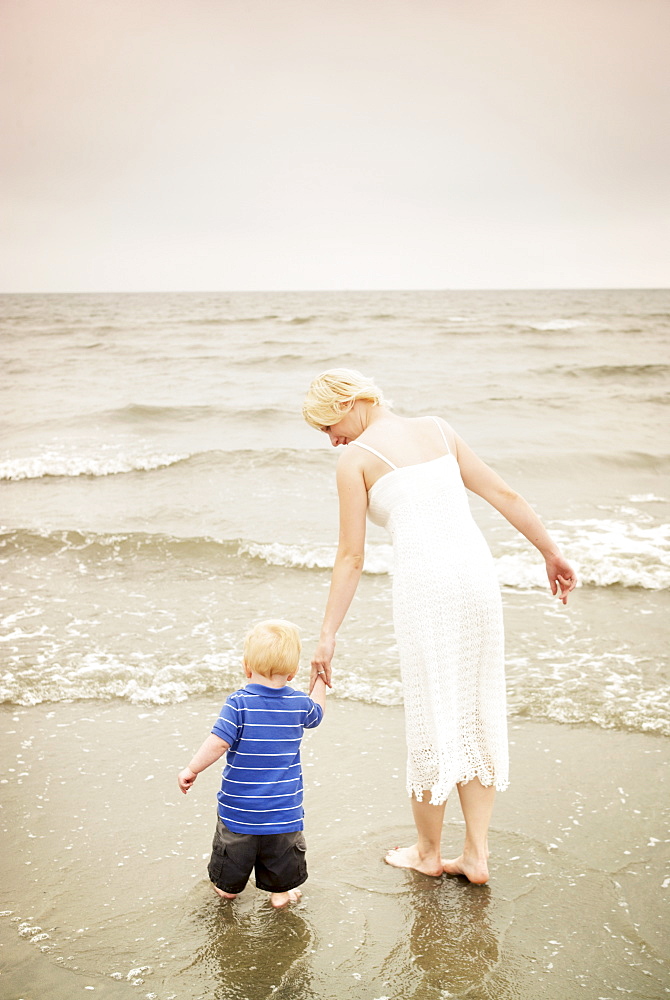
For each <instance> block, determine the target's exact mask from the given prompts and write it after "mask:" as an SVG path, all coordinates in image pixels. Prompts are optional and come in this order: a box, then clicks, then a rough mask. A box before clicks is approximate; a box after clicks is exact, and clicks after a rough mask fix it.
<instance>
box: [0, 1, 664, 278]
mask: <svg viewBox="0 0 670 1000" xmlns="http://www.w3.org/2000/svg"><path fill="white" fill-rule="evenodd" d="M0 45H1V47H2V52H1V53H0V63H1V66H0V115H1V135H2V139H1V142H2V146H3V152H2V178H1V191H0V212H1V217H2V228H3V230H4V237H3V240H2V248H1V250H0V290H3V291H80V290H81V291H87V290H90V291H97V290H100V291H104V290H125V289H127V290H164V289H165V290H179V289H281V288H296V289H309V288H324V289H325V288H505V287H510V288H512V287H516V288H531V287H535V288H537V287H573V288H574V287H626V286H638V287H645V286H646V287H650V286H654V287H659V286H667V285H669V284H670V245H669V244H670V241H669V240H668V236H669V225H670V185H669V182H668V177H670V129H669V128H668V122H669V121H670V114H669V111H670V107H669V105H670V100H669V89H670V71H669V69H668V66H669V65H670V3H668V0H560V2H558V0H3V3H2V6H1V7H0Z"/></svg>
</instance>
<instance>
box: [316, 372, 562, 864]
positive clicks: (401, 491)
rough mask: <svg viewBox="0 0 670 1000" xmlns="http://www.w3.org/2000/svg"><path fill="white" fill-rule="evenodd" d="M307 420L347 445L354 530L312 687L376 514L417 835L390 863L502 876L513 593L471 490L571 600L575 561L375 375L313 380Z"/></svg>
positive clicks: (491, 476)
mask: <svg viewBox="0 0 670 1000" xmlns="http://www.w3.org/2000/svg"><path fill="white" fill-rule="evenodd" d="M303 415H304V417H305V419H306V420H307V422H308V423H309V424H311V425H312V426H313V427H315V428H317V430H320V431H322V432H324V433H325V434H327V435H328V437H329V438H330V441H331V444H332V445H333V446H334V447H337V446H338V445H348V446H349V445H353V447H345V448H344V449H343V451H342V454H341V455H340V457H339V460H338V463H337V489H338V495H339V504H340V536H339V545H338V550H337V556H336V559H335V565H334V568H333V575H332V580H331V586H330V593H329V596H328V602H327V605H326V611H325V615H324V619H323V625H322V628H321V635H320V639H319V643H318V646H317V649H316V652H315V654H314V657H313V659H312V682H314V681H315V680H316V679H317V677H319V676H322V677H323V678H324V679H325V681H326V683H327V684H328V685H329V686H330V684H331V663H332V658H333V653H334V651H335V637H336V634H337V630H338V628H339V627H340V625H341V624H342V621H343V620H344V617H345V615H346V613H347V611H348V609H349V605H350V604H351V601H352V598H353V596H354V593H355V591H356V587H357V585H358V581H359V579H360V576H361V572H362V569H363V559H364V547H365V528H366V517H370V519H371V520H372V521H373V522H375V523H376V524H380V525H382V526H384V527H385V528H387V530H388V531H389V533H390V535H391V539H392V542H393V551H394V573H393V620H394V626H395V632H396V638H397V643H398V650H399V654H400V668H401V674H402V683H403V696H404V703H405V717H406V738H407V791H408V794H409V795H410V796H411V803H412V812H413V815H414V822H415V824H416V829H417V841H416V843H415V844H414V845H412V846H411V847H402V848H396V849H394V850H391V851H389V852H388V854H387V855H386V858H385V860H386V861H387V862H388V864H390V865H394V866H396V867H398V868H413V869H415V870H416V871H419V872H423V873H424V874H426V875H434V876H438V875H441V874H442V873H443V872H447V873H449V874H455V875H464V876H465V877H466V878H467V879H469V881H470V882H476V883H484V882H486V881H487V880H488V877H489V870H488V843H487V836H488V827H489V823H490V819H491V814H492V810H493V801H494V797H495V792H496V789H500V790H502V789H504V788H505V787H506V786H507V783H508V777H507V772H508V757H507V725H506V708H505V677H504V661H503V623H502V610H501V598H500V588H499V585H498V581H497V577H496V573H495V569H494V564H493V559H492V556H491V553H490V551H489V549H488V546H487V544H486V542H485V541H484V538H483V536H482V534H481V532H480V530H479V528H478V527H477V525H476V524H475V522H474V520H473V518H472V515H471V513H470V509H469V506H468V500H467V494H466V488H467V489H469V490H472V492H473V493H477V494H479V496H481V497H483V498H484V499H485V500H487V501H488V502H489V503H490V504H492V506H493V507H495V508H496V509H497V510H498V511H500V513H501V514H502V515H503V516H504V517H506V518H507V520H508V521H509V522H510V524H512V525H513V526H514V527H515V528H517V529H518V531H520V532H521V533H522V534H523V535H525V537H526V538H527V539H528V540H529V541H530V542H532V544H533V545H534V546H535V547H536V548H537V549H538V550H539V552H540V553H541V555H542V556H543V557H544V559H545V562H546V568H547V576H548V578H549V585H550V587H551V590H552V593H553V594H557V595H558V596H559V598H560V600H561V601H562V602H563V604H565V603H566V602H567V600H568V594H569V593H570V591H571V590H573V588H574V587H575V584H576V577H575V573H574V571H573V569H572V567H571V566H570V565H569V563H567V562H566V560H565V559H564V558H563V556H562V555H561V553H560V551H559V549H558V547H557V546H556V544H555V543H554V542H553V540H552V539H551V538H550V536H549V534H548V533H547V531H546V529H545V528H544V526H543V524H542V522H541V521H540V519H539V517H538V516H537V514H536V513H535V512H534V511H533V510H532V508H531V507H530V506H529V504H528V503H526V501H525V500H524V499H523V497H521V496H520V495H519V494H518V493H516V492H515V491H514V490H513V489H511V488H510V487H509V486H508V485H507V484H506V483H505V482H504V481H503V480H502V479H501V478H500V476H498V475H497V474H496V473H495V472H494V471H493V470H492V469H490V468H489V467H488V466H487V465H485V463H484V462H482V461H481V459H479V458H478V457H477V456H476V455H475V454H474V452H473V451H472V450H471V449H470V448H468V446H467V445H466V444H465V442H464V441H462V440H461V438H460V437H459V436H458V435H457V434H456V433H454V431H453V430H452V428H451V427H450V426H449V424H447V423H446V422H445V421H444V420H442V419H441V418H439V417H430V416H429V417H413V418H409V417H400V416H398V415H397V414H395V413H393V411H392V410H391V409H390V407H389V406H388V405H387V404H386V403H385V401H384V398H383V396H382V393H381V391H380V390H379V389H378V388H377V386H376V385H375V384H374V382H373V381H371V380H370V379H369V378H366V377H365V376H363V375H361V374H360V372H357V371H352V370H350V369H346V368H334V369H331V370H329V371H326V372H323V373H322V374H321V375H319V376H318V377H317V378H315V379H314V381H313V382H312V384H311V386H310V388H309V391H308V393H307V397H306V399H305V402H304V404H303ZM454 785H455V786H456V788H457V789H458V795H459V799H460V804H461V808H462V811H463V816H464V818H465V843H464V847H463V852H462V853H461V855H460V856H459V857H457V858H454V859H453V860H445V859H443V858H442V854H441V847H440V842H441V835H442V825H443V821H444V810H445V805H446V801H447V797H448V795H449V794H450V792H451V791H452V789H453V787H454Z"/></svg>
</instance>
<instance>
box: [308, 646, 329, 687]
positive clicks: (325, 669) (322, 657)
mask: <svg viewBox="0 0 670 1000" xmlns="http://www.w3.org/2000/svg"><path fill="white" fill-rule="evenodd" d="M334 652H335V637H333V638H332V639H319V645H318V646H317V647H316V652H315V653H314V656H313V657H312V676H311V678H310V681H309V689H310V691H311V690H312V688H313V687H314V684H315V683H316V679H317V677H319V676H320V677H323V679H324V681H325V682H326V684H327V685H328V687H332V686H333V685H332V684H331V677H332V669H331V662H332V659H333V653H334Z"/></svg>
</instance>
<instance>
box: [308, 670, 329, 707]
mask: <svg viewBox="0 0 670 1000" xmlns="http://www.w3.org/2000/svg"><path fill="white" fill-rule="evenodd" d="M327 690H328V688H327V687H326V682H325V681H324V679H323V675H322V674H319V675H318V677H317V678H316V680H315V681H314V687H313V688H312V690H311V691H310V692H309V696H310V698H311V699H312V701H315V702H316V703H317V705H320V706H321V708H322V709H323V711H324V712H325V711H326V691H327Z"/></svg>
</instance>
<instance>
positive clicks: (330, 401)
mask: <svg viewBox="0 0 670 1000" xmlns="http://www.w3.org/2000/svg"><path fill="white" fill-rule="evenodd" d="M357 399H363V400H366V401H367V402H370V403H373V404H374V405H375V406H383V405H384V402H385V401H384V397H383V396H382V393H381V390H380V389H378V388H377V386H376V385H375V383H374V382H373V381H372V379H371V378H366V377H365V375H361V373H360V372H357V371H355V370H354V369H353V368H329V369H328V371H325V372H321V374H320V375H317V376H316V378H315V379H314V381H313V382H312V384H311V385H310V387H309V389H308V391H307V395H306V396H305V401H304V403H303V404H302V415H303V417H304V418H305V420H306V421H307V423H308V424H311V425H312V427H316V429H317V430H321V428H322V427H330V426H331V425H332V424H337V423H338V422H339V421H340V420H341V419H342V417H343V416H344V415H345V413H348V412H349V410H350V409H351V407H352V406H353V405H354V403H355V402H356V400H357Z"/></svg>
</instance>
